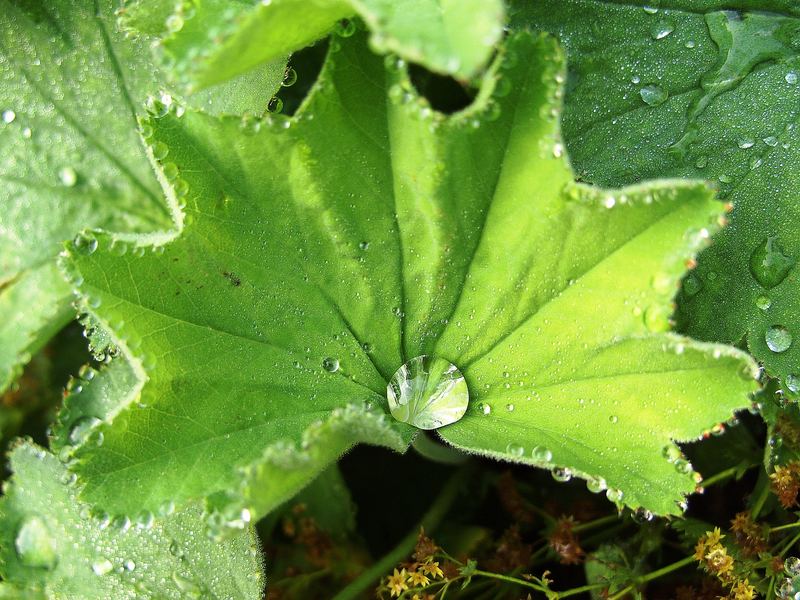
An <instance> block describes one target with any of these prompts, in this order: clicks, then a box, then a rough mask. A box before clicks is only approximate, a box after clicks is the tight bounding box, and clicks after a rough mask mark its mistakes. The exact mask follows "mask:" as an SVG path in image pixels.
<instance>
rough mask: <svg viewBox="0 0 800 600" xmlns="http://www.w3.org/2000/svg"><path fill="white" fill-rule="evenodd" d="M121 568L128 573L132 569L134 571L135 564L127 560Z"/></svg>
mask: <svg viewBox="0 0 800 600" xmlns="http://www.w3.org/2000/svg"><path fill="white" fill-rule="evenodd" d="M122 566H123V567H125V570H126V571H128V572H129V573H130V572H131V571H133V570H134V569H136V563H135V562H133V561H132V560H131V559H128V560H126V561H125V562H123V563H122Z"/></svg>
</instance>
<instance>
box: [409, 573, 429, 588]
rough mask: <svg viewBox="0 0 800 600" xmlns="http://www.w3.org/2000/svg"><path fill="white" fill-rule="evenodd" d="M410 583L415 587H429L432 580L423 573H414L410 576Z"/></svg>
mask: <svg viewBox="0 0 800 600" xmlns="http://www.w3.org/2000/svg"><path fill="white" fill-rule="evenodd" d="M408 582H409V583H410V584H411V585H413V586H424V585H428V584H429V583H430V582H431V580H430V579H428V578H427V577H426V576H425V575H424V574H423V573H422V571H414V572H413V573H409V574H408Z"/></svg>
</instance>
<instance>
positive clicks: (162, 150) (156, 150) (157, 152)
mask: <svg viewBox="0 0 800 600" xmlns="http://www.w3.org/2000/svg"><path fill="white" fill-rule="evenodd" d="M151 149H152V151H153V158H155V159H156V160H164V159H165V158H166V157H167V154H169V148H168V147H167V145H166V144H165V143H164V142H156V143H155V144H153V145H152V146H151Z"/></svg>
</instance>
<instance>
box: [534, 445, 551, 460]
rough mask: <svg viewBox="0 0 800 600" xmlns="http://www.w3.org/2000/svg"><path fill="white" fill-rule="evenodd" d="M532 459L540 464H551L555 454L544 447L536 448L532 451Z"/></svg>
mask: <svg viewBox="0 0 800 600" xmlns="http://www.w3.org/2000/svg"><path fill="white" fill-rule="evenodd" d="M531 457H532V458H533V460H535V461H538V462H550V461H551V460H553V453H552V452H550V450H549V449H548V448H545V447H544V446H534V448H533V450H531Z"/></svg>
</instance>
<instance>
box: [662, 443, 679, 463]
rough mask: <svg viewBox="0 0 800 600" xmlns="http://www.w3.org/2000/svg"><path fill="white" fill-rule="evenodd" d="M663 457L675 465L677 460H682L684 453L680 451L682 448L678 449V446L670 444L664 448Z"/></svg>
mask: <svg viewBox="0 0 800 600" xmlns="http://www.w3.org/2000/svg"><path fill="white" fill-rule="evenodd" d="M661 456H663V457H664V458H666V459H667V462H671V463H674V462H675V461H676V460H678V459H679V458H681V456H682V453H681V451H680V448H678V447H677V446H673V445H672V444H669V445H667V446H664V448H663V449H662V450H661Z"/></svg>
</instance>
